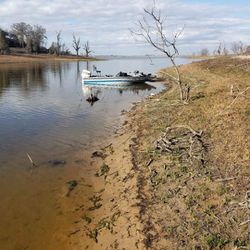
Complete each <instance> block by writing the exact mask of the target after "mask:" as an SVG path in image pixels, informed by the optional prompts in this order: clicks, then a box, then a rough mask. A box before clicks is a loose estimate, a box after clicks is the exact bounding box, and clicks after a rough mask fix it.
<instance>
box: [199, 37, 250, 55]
mask: <svg viewBox="0 0 250 250" xmlns="http://www.w3.org/2000/svg"><path fill="white" fill-rule="evenodd" d="M231 52H232V53H231V54H234V55H250V46H247V45H245V44H244V43H243V42H242V41H238V42H232V43H231ZM229 53H230V50H229V49H227V48H226V45H225V43H224V42H221V43H219V45H218V47H217V48H216V49H215V50H214V51H213V52H212V53H211V54H213V55H218V56H223V55H224V56H226V55H228V54H229ZM200 55H201V56H208V55H210V52H209V50H208V49H207V48H203V49H202V50H201V51H200Z"/></svg>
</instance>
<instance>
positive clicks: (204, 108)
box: [75, 58, 250, 249]
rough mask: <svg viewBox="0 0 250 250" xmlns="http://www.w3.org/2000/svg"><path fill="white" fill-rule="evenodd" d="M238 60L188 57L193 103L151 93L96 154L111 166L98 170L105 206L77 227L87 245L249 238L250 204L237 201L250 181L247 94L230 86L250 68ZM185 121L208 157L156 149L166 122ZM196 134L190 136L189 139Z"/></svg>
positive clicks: (195, 243) (219, 243) (194, 245)
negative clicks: (233, 93)
mask: <svg viewBox="0 0 250 250" xmlns="http://www.w3.org/2000/svg"><path fill="white" fill-rule="evenodd" d="M235 65H242V63H241V61H240V60H235V59H230V58H220V59H215V60H208V61H205V62H198V63H193V64H189V65H185V66H183V67H182V71H183V73H185V74H186V75H187V77H189V79H191V78H192V80H193V84H194V86H195V88H194V90H193V92H192V99H191V102H190V104H189V105H185V106H182V105H179V104H178V102H177V101H176V98H177V94H176V91H175V88H172V89H171V90H170V91H164V92H163V93H160V94H158V95H156V96H154V97H149V98H147V99H146V100H145V101H142V102H141V103H139V104H137V105H136V106H134V108H132V110H131V111H130V112H129V113H128V114H127V115H126V121H125V124H124V126H123V127H122V129H121V130H120V131H119V134H118V135H117V136H116V138H115V140H114V142H113V143H112V145H110V146H109V147H107V148H105V149H104V150H103V153H104V154H107V157H105V158H104V159H100V158H99V159H98V162H96V163H94V164H95V166H96V168H98V166H99V167H100V166H101V165H102V164H107V165H108V166H109V170H108V171H107V172H105V173H104V174H103V175H102V176H99V177H96V176H93V177H92V178H93V179H92V180H93V186H95V183H98V185H97V186H98V188H95V190H96V193H95V194H94V195H93V194H92V198H91V197H90V198H91V199H90V203H93V201H95V202H96V205H97V207H98V208H96V209H93V210H91V211H89V212H88V214H87V215H86V217H85V219H84V226H83V227H82V228H81V230H83V231H81V232H82V233H81V236H77V235H76V236H75V237H79V238H78V239H79V241H80V242H82V243H81V246H82V247H85V249H187V248H189V249H217V248H218V247H220V249H232V248H234V247H235V246H238V245H240V246H243V247H247V246H248V247H249V244H250V237H249V233H248V232H249V223H248V222H247V216H246V213H248V212H249V210H248V209H247V208H244V209H242V210H234V209H232V208H233V207H234V205H232V204H238V203H239V204H240V202H241V201H244V197H245V195H246V192H247V190H249V188H250V186H249V185H250V182H249V178H248V177H247V176H249V174H250V173H249V169H248V168H247V166H249V165H248V164H249V163H250V162H249V154H248V153H247V148H249V143H250V142H249V130H248V129H247V124H249V102H248V101H247V99H244V98H240V99H238V102H235V103H234V99H233V98H234V97H232V96H230V88H229V87H228V83H229V82H234V83H235V81H237V86H235V89H236V88H239V89H244V88H247V87H249V85H247V82H249V81H248V79H249V75H248V74H245V73H244V72H246V70H248V68H245V64H244V67H243V68H239V67H237V71H232V67H233V68H235ZM162 73H163V74H164V71H163V72H162ZM236 79H237V80H236ZM223 97H224V98H223ZM231 102H233V103H234V105H231ZM228 106H230V109H227V107H228ZM247 110H248V111H247ZM215 114H217V115H215ZM179 124H182V125H183V124H184V125H186V127H189V126H190V127H192V128H194V129H195V130H196V131H203V133H202V138H201V140H202V144H201V147H200V143H199V141H197V142H194V143H195V144H194V145H193V146H194V149H193V150H195V151H194V152H195V153H194V152H193V153H192V154H195V155H196V156H195V157H196V158H197V159H200V160H195V159H196V158H194V159H189V158H188V157H189V156H188V154H187V155H186V158H185V157H184V158H183V154H184V155H185V151H183V152H182V154H181V155H179V154H180V153H179V152H178V151H176V152H175V153H174V154H173V153H159V152H158V151H157V150H156V149H155V145H156V140H157V138H159V137H160V136H161V135H162V132H163V131H164V130H165V129H166V127H168V126H174V125H179ZM218 125H219V126H218ZM234 127H238V128H240V130H235V129H234ZM185 131H186V132H185ZM183 132H184V133H185V134H187V136H190V134H189V133H190V132H188V129H187V130H185V126H184V127H183V128H182V129H181V130H176V131H173V132H171V133H172V134H170V135H171V136H172V137H173V138H179V137H178V136H180V133H183ZM231 138H234V140H233V141H232V139H231ZM183 140H185V137H184V139H183V138H182V139H181V141H183ZM188 141H189V139H188V137H187V141H186V142H185V141H184V142H185V143H189V142H188ZM182 143H183V142H182ZM196 143H197V144H196ZM207 145H209V146H207ZM177 146H178V144H177ZM176 150H177V149H176ZM178 150H180V149H178ZM232 162H234V163H235V164H232ZM225 166H226V167H225ZM227 179H228V180H229V181H227ZM224 180H226V181H224ZM100 183H101V184H100ZM100 204H101V205H100ZM99 205H100V206H99ZM232 217H234V218H235V220H234V221H231V218H232ZM217 218H219V219H217ZM207 225H209V226H207ZM239 225H241V226H239ZM236 228H237V229H236ZM75 249H79V248H75Z"/></svg>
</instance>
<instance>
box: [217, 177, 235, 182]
mask: <svg viewBox="0 0 250 250" xmlns="http://www.w3.org/2000/svg"><path fill="white" fill-rule="evenodd" d="M235 179H237V177H228V178H224V179H217V180H215V181H216V182H223V181H232V180H235Z"/></svg>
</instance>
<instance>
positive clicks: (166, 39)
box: [131, 4, 190, 103]
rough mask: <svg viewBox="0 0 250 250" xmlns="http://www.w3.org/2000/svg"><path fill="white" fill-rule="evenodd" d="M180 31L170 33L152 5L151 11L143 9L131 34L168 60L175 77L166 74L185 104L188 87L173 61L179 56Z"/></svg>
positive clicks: (187, 96)
mask: <svg viewBox="0 0 250 250" xmlns="http://www.w3.org/2000/svg"><path fill="white" fill-rule="evenodd" d="M182 30H183V29H182ZM182 30H180V31H176V32H174V33H172V32H171V31H170V29H169V27H167V26H166V17H165V16H162V15H161V11H160V10H159V9H158V8H157V7H156V6H155V4H154V6H153V7H152V9H150V10H148V9H144V15H143V17H142V18H141V19H140V20H138V22H137V29H136V30H131V32H132V34H133V35H135V36H137V37H142V38H143V39H144V40H145V41H146V42H147V43H148V44H150V45H152V46H153V47H154V48H155V49H157V50H158V51H160V52H161V53H163V54H164V55H166V57H167V58H169V60H170V61H171V63H172V66H173V68H174V71H175V75H170V74H168V76H169V77H170V78H171V79H172V80H174V82H175V83H176V84H177V85H178V88H179V95H180V100H181V101H183V102H184V103H187V102H188V101H189V92H190V85H189V84H188V83H184V82H183V80H182V77H181V73H180V69H179V66H178V65H177V64H176V61H175V59H176V57H177V56H178V55H179V51H178V49H177V39H178V38H179V37H180V35H181V34H182Z"/></svg>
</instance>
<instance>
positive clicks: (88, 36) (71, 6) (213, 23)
mask: <svg viewBox="0 0 250 250" xmlns="http://www.w3.org/2000/svg"><path fill="white" fill-rule="evenodd" d="M156 2H157V4H158V5H159V7H160V8H161V10H162V13H164V14H166V15H167V18H168V19H167V21H168V25H169V27H170V32H172V31H175V30H178V29H179V28H181V27H183V26H184V25H185V29H184V32H183V35H182V36H181V37H180V39H179V42H178V43H179V48H180V51H181V53H183V54H191V53H193V52H198V51H200V50H201V49H202V48H208V49H209V50H210V51H213V50H214V49H215V48H216V47H217V46H218V44H219V43H220V42H224V43H225V44H226V46H227V47H228V49H230V46H231V43H232V42H234V41H239V40H241V41H242V42H243V43H245V44H248V43H249V44H250V1H246V0H238V1H232V0H227V1H226V0H224V1H223V0H217V1H215V0H212V1H198V0H157V1H156ZM150 6H152V1H151V0H137V1H135V0H116V1H114V0H91V1H89V0H88V1H87V0H32V1H29V0H0V20H1V22H0V27H1V28H3V29H9V28H10V26H11V24H13V23H16V22H22V21H23V22H27V23H29V24H32V25H34V24H40V25H42V26H44V27H45V28H46V30H47V36H48V38H49V39H48V41H47V46H49V45H50V44H51V42H52V41H53V40H55V37H56V31H59V30H61V31H62V38H63V41H64V42H65V44H66V46H67V47H68V48H69V49H71V48H72V33H73V32H74V33H75V35H76V36H80V37H81V41H82V43H84V42H86V41H87V40H89V42H90V44H91V46H92V50H94V51H95V53H96V54H123V55H125V54H129V55H132V54H153V53H156V51H154V49H152V48H151V47H150V46H148V45H147V44H145V43H144V42H143V41H138V40H137V41H135V39H134V37H132V36H131V34H130V32H129V28H133V27H134V23H135V22H136V20H138V18H140V17H141V14H142V12H143V8H149V7H150Z"/></svg>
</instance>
